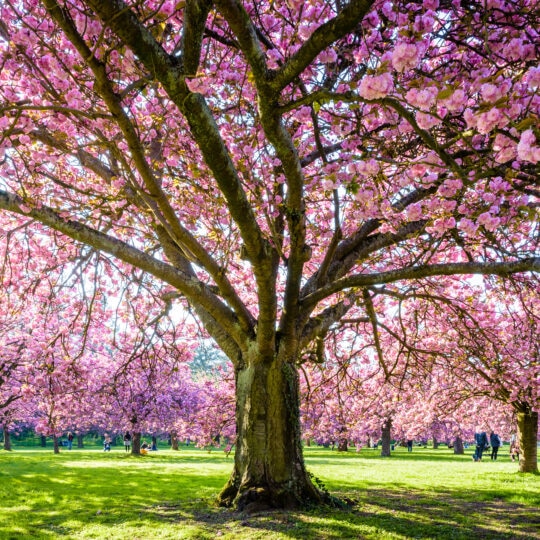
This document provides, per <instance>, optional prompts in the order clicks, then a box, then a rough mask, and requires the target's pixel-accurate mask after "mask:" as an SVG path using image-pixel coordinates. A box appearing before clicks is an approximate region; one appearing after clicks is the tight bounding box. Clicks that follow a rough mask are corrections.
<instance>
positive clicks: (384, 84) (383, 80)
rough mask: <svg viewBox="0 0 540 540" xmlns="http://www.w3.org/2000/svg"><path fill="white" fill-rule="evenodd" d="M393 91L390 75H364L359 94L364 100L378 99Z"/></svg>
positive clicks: (392, 81)
mask: <svg viewBox="0 0 540 540" xmlns="http://www.w3.org/2000/svg"><path fill="white" fill-rule="evenodd" d="M393 90H394V80H393V79H392V75H390V73H383V74H382V75H366V76H365V77H364V78H363V79H362V82H361V83H360V88H359V89H358V92H359V94H360V95H361V96H362V97H363V98H364V99H380V98H383V97H386V96H387V95H388V94H390V93H392V91H393Z"/></svg>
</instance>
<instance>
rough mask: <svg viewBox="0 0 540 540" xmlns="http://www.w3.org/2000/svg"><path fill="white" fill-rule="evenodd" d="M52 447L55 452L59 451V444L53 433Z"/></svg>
mask: <svg viewBox="0 0 540 540" xmlns="http://www.w3.org/2000/svg"><path fill="white" fill-rule="evenodd" d="M53 449H54V453H55V454H59V453H60V445H59V444H58V437H57V436H56V435H53Z"/></svg>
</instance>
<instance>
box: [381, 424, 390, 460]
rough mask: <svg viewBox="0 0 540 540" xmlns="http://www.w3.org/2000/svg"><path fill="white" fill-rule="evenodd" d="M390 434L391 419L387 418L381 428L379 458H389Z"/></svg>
mask: <svg viewBox="0 0 540 540" xmlns="http://www.w3.org/2000/svg"><path fill="white" fill-rule="evenodd" d="M391 432H392V419H391V418H387V419H386V420H385V421H384V424H383V426H382V432H381V447H382V448H381V456H383V457H389V456H390V455H391V454H390V446H391V443H392V438H391Z"/></svg>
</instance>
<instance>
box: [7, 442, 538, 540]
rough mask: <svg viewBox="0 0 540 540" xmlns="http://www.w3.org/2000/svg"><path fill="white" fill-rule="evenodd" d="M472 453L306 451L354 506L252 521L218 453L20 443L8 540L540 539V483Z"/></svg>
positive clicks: (12, 468) (10, 462)
mask: <svg viewBox="0 0 540 540" xmlns="http://www.w3.org/2000/svg"><path fill="white" fill-rule="evenodd" d="M471 452H472V451H471V450H469V453H468V455H465V456H454V455H453V454H452V453H451V450H448V449H446V448H439V449H438V450H432V449H429V448H428V449H424V448H415V449H414V451H413V452H412V453H410V454H409V453H407V451H406V449H402V448H397V450H396V451H395V452H393V455H392V457H391V458H381V457H380V451H378V450H370V449H363V450H362V451H361V452H360V453H358V454H357V453H355V452H354V451H350V452H349V453H347V454H340V453H337V452H336V451H330V450H327V449H324V448H306V451H305V454H306V461H307V463H308V467H309V470H310V471H311V472H312V473H313V474H314V475H315V476H316V477H317V479H320V481H322V482H323V483H324V486H325V487H326V489H328V490H329V491H330V492H331V493H332V494H334V495H337V496H338V497H339V496H341V497H348V498H349V499H353V500H354V501H355V505H354V506H353V507H352V508H351V509H350V510H336V509H331V508H323V509H321V508H318V509H313V510H308V511H302V512H273V513H262V514H257V515H251V516H248V515H243V514H239V513H234V512H232V511H230V510H226V509H221V508H217V507H215V506H214V505H213V500H214V498H215V496H216V495H217V493H218V492H219V490H220V488H221V487H222V486H223V485H224V483H225V481H226V480H227V477H228V475H229V473H230V471H231V468H232V456H231V457H229V458H226V457H225V455H224V454H223V452H222V451H219V450H215V451H213V452H212V453H207V452H205V451H203V450H197V449H194V448H186V447H182V448H181V450H180V451H178V452H172V451H170V450H160V451H159V452H156V453H152V454H150V455H148V456H143V457H140V458H135V457H132V456H130V455H126V454H125V453H124V452H123V449H119V448H118V449H113V451H112V452H110V453H103V452H101V451H99V450H96V449H85V450H79V449H75V448H74V449H73V450H72V451H68V450H67V449H62V452H61V454H59V455H54V454H53V453H52V449H51V448H48V449H41V448H40V449H17V448H16V449H15V450H14V451H13V452H10V453H9V452H1V453H0V539H1V540H5V539H13V540H20V539H26V538H43V539H55V538H100V539H107V540H111V539H118V540H120V539H121V540H125V539H132V540H137V539H141V540H142V539H145V540H154V539H162V538H170V539H209V540H210V539H212V540H213V539H215V538H223V539H231V540H232V539H235V540H236V539H265V540H273V539H296V538H306V539H317V540H318V539H343V538H369V539H385V538H456V539H460V538H463V539H470V538H475V539H478V538H482V539H484V538H485V539H498V538H500V539H510V538H512V539H524V540H525V539H527V540H529V539H534V538H538V539H540V476H534V475H521V474H519V473H517V472H516V471H517V465H516V464H515V463H512V462H511V461H510V460H509V457H508V447H507V446H506V447H504V448H503V449H502V452H501V453H502V455H500V456H499V461H497V462H491V461H489V458H488V460H487V461H483V462H482V463H474V462H473V461H472V459H471Z"/></svg>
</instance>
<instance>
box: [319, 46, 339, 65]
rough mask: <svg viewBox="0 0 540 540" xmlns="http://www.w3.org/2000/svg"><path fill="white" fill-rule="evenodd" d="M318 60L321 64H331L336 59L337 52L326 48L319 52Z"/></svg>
mask: <svg viewBox="0 0 540 540" xmlns="http://www.w3.org/2000/svg"><path fill="white" fill-rule="evenodd" d="M319 60H320V61H321V62H322V63H323V64H332V63H333V62H335V61H336V60H337V53H336V51H334V49H326V50H325V51H322V52H321V53H320V54H319Z"/></svg>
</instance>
